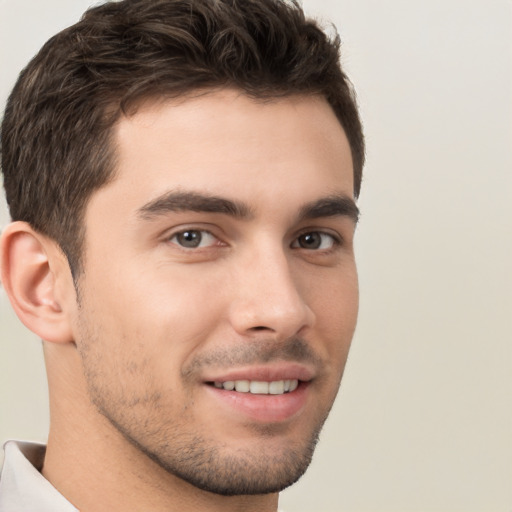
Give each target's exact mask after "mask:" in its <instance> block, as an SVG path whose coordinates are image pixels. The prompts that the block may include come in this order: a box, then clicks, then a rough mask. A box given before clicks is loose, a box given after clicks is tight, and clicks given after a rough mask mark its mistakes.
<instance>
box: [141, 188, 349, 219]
mask: <svg viewBox="0 0 512 512" xmlns="http://www.w3.org/2000/svg"><path fill="white" fill-rule="evenodd" d="M184 211H189V212H204V213H220V214H224V215H229V216H231V217H235V218H237V219H241V220H243V219H250V218H251V217H253V212H252V211H251V209H250V208H249V207H248V206H247V205H246V204H245V203H242V202H239V201H235V200H231V199H226V198H223V197H218V196H212V195H207V194H201V193H198V192H181V191H169V192H166V193H164V194H162V195H161V196H158V197H157V198H156V199H153V200H151V201H150V202H148V203H146V204H145V205H143V206H142V207H141V208H139V209H138V210H137V214H138V216H139V217H140V218H142V219H143V220H153V219H154V218H157V217H160V216H162V215H165V214H167V213H169V212H184ZM337 216H344V217H349V218H350V219H351V220H352V221H353V222H354V223H355V224H356V223H357V221H358V219H359V208H358V207H357V205H356V203H355V202H354V200H353V199H351V198H350V197H348V196H345V195H341V194H340V195H331V196H328V197H323V198H321V199H318V200H316V201H312V202H310V203H307V204H305V205H304V206H303V207H302V208H301V209H300V211H299V221H304V220H309V219H318V218H321V217H337Z"/></svg>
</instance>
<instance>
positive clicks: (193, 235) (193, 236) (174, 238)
mask: <svg viewBox="0 0 512 512" xmlns="http://www.w3.org/2000/svg"><path fill="white" fill-rule="evenodd" d="M197 234H199V237H197ZM187 235H188V236H190V240H189V241H190V242H191V246H189V247H186V246H184V245H183V244H182V243H180V242H179V240H178V239H179V237H180V236H182V237H185V236H187ZM205 235H206V236H207V237H211V238H212V239H213V240H215V241H217V243H218V245H220V246H222V245H225V244H224V243H223V242H221V241H220V240H219V239H218V238H217V237H216V236H215V235H214V234H212V233H211V232H210V231H208V230H206V229H194V228H190V229H183V230H181V231H178V232H176V233H173V234H172V235H170V236H169V237H168V238H167V240H168V242H171V243H173V244H175V245H177V246H179V247H180V248H181V249H183V250H196V249H205V248H208V247H211V246H214V245H216V244H215V243H209V244H208V245H207V246H205V247H201V242H202V241H203V239H204V236H205ZM316 235H320V241H319V243H320V246H319V247H314V248H310V247H304V246H301V245H300V243H301V239H303V240H304V238H305V237H308V236H309V237H312V241H313V242H314V237H315V236H316ZM326 237H328V238H330V239H331V242H330V246H329V247H328V248H325V247H324V248H322V247H321V245H322V244H323V243H324V242H325V238H326ZM194 244H197V245H194ZM341 244H342V240H341V238H340V237H339V236H337V235H334V234H332V233H327V232H325V231H320V230H309V231H304V232H302V233H300V234H299V235H298V236H297V237H296V238H295V239H294V241H293V242H292V244H291V245H290V247H291V248H293V249H304V250H306V251H318V252H320V251H322V252H330V251H332V250H334V249H335V248H336V247H337V246H340V245H341Z"/></svg>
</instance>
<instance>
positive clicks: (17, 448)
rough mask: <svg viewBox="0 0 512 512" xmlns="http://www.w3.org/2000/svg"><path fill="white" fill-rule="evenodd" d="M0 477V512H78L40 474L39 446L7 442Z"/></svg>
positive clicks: (42, 451) (42, 453)
mask: <svg viewBox="0 0 512 512" xmlns="http://www.w3.org/2000/svg"><path fill="white" fill-rule="evenodd" d="M4 451H5V457H4V465H3V468H2V475H1V477H0V512H34V511H35V510H37V511H38V512H78V509H77V508H75V507H74V506H73V505H71V503H69V501H68V500H66V498H64V496H62V494H60V493H59V492H58V491H57V489H55V487H53V485H52V484H51V483H50V482H48V480H46V479H45V478H44V477H43V475H42V474H41V473H40V470H41V468H42V465H43V460H44V454H45V451H46V447H45V446H44V445H43V444H38V443H27V442H23V441H8V442H7V443H5V445H4Z"/></svg>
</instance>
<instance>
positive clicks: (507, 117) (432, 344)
mask: <svg viewBox="0 0 512 512" xmlns="http://www.w3.org/2000/svg"><path fill="white" fill-rule="evenodd" d="M304 3H305V7H306V10H307V11H309V13H311V14H316V15H318V16H321V17H323V18H324V19H331V20H333V21H334V22H335V24H336V25H337V26H338V27H339V30H340V33H341V36H342V39H343V41H344V50H343V62H344V65H345V67H346V69H347V71H348V73H349V75H350V76H351V78H352V80H353V81H354V83H355V84H356V88H357V91H358V95H359V100H360V104H361V109H362V115H363V118H364V122H365V129H366V135H367V142H368V164H367V166H366V170H365V173H366V176H365V180H364V186H363V193H362V197H361V201H360V206H361V209H362V212H363V215H362V221H361V224H360V226H359V228H358V230H359V233H358V237H357V252H358V258H359V270H360V281H361V313H360V319H359V326H358V330H357V333H356V336H355V339H354V344H353V349H352V352H351V355H350V359H349V364H348V367H347V371H346V374H345V377H344V382H343V385H342V392H341V395H340V397H339V399H338V401H337V404H336V406H335V408H334V410H333V413H332V416H331V417H330V419H329V421H328V424H327V427H326V429H325V431H324V433H323V436H322V441H321V443H320V445H319V448H318V451H317V455H316V457H315V460H314V463H313V465H312V467H311V469H310V470H309V472H308V473H307V475H306V476H305V477H304V478H303V479H302V480H301V481H300V482H299V483H298V484H297V485H296V486H294V487H293V488H292V489H290V490H288V491H286V492H285V493H283V497H282V500H281V506H282V508H283V509H285V510H286V511H287V512H306V511H308V512H311V511H315V512H317V511H323V512H342V511H354V512H366V511H368V512H369V511H372V512H373V511H375V512H386V511H390V512H391V511H393V512H402V511H403V512H411V511H432V512H444V511H450V512H456V511H461V512H462V511H463V512H473V511H479V512H489V511H504V512H511V511H512V403H511V402H512V400H511V398H512V377H511V370H512V346H511V344H512V339H511V338H512V337H511V333H512V270H511V269H512V258H511V256H512V229H511V226H512V149H511V148H512V2H511V1H510V0H430V1H428V2H426V1H414V0H387V1H379V0H357V1H356V0H337V1H336V0H316V1H315V0H309V1H305V2H304ZM89 4H90V1H89V0H45V1H42V0H3V1H2V0H0V70H1V71H0V102H1V103H2V104H3V103H4V102H5V98H6V95H7V94H8V91H9V89H10V88H11V87H12V84H13V82H14V80H15V77H16V75H17V73H18V72H19V71H20V69H21V67H22V66H23V65H24V64H25V63H26V62H27V61H28V59H29V58H30V57H31V56H32V55H33V54H34V53H35V51H36V50H37V49H38V48H39V47H40V45H41V44H42V43H43V42H44V41H45V40H46V39H47V38H48V37H49V36H50V35H52V34H53V33H55V32H56V31H57V30H58V29H60V28H63V27H65V26H67V25H68V24H70V23H72V22H74V21H75V20H76V19H77V18H78V17H79V15H80V13H81V12H82V11H83V10H84V9H85V8H86V7H87V6H88V5H89ZM7 221H8V216H7V213H6V210H5V206H4V205H3V204H1V205H0V224H1V225H5V224H6V223H7ZM0 315H1V317H0V320H1V328H0V335H1V344H0V440H4V439H7V438H12V437H15V438H33V439H40V440H44V438H45V436H46V432H47V430H48V415H47V392H46V381H45V376H44V369H43V361H42V357H41V349H40V342H39V341H38V340H36V339H34V337H33V336H32V335H30V334H29V333H27V332H26V330H25V329H24V328H23V327H22V326H21V325H20V324H19V322H18V321H17V320H16V319H15V318H14V315H13V313H12V312H11V310H10V308H9V306H8V303H7V299H6V297H5V294H4V293H3V291H2V290H0Z"/></svg>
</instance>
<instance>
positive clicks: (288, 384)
mask: <svg viewBox="0 0 512 512" xmlns="http://www.w3.org/2000/svg"><path fill="white" fill-rule="evenodd" d="M213 385H214V386H215V387H216V388H218V389H225V390H227V391H233V390H235V391H238V393H252V394H254V395H282V394H284V393H291V392H292V391H295V390H296V389H297V387H298V386H299V381H298V380H297V379H292V380H275V381H272V382H266V381H260V380H235V381H233V380H228V381H226V382H214V383H213Z"/></svg>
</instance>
